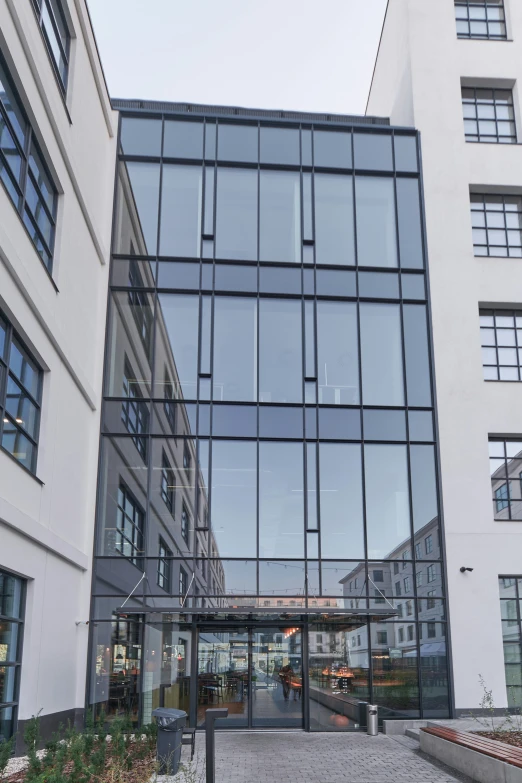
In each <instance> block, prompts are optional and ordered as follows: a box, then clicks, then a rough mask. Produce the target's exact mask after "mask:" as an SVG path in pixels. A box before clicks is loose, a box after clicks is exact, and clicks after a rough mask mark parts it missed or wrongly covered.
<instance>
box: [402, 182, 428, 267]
mask: <svg viewBox="0 0 522 783" xmlns="http://www.w3.org/2000/svg"><path fill="white" fill-rule="evenodd" d="M397 209H398V218H399V247H400V254H401V267H402V268H403V269H404V268H405V267H406V268H408V267H409V268H410V269H422V268H423V266H424V260H423V253H422V233H421V215H420V200H419V183H418V181H417V180H416V179H400V178H398V179H397Z"/></svg>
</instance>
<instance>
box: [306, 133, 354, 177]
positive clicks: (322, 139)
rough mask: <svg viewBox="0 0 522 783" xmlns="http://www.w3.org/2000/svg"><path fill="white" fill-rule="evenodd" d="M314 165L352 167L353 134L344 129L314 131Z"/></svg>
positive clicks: (340, 167)
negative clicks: (338, 130) (339, 130)
mask: <svg viewBox="0 0 522 783" xmlns="http://www.w3.org/2000/svg"><path fill="white" fill-rule="evenodd" d="M314 165H315V166H325V167H328V168H337V169H350V168H351V167H352V134H351V133H344V132H342V131H341V132H336V131H321V130H316V131H314Z"/></svg>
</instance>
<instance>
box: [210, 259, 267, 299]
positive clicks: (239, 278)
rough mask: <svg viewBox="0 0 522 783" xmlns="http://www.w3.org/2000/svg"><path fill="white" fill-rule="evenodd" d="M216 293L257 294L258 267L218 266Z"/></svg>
mask: <svg viewBox="0 0 522 783" xmlns="http://www.w3.org/2000/svg"><path fill="white" fill-rule="evenodd" d="M214 287H215V289H216V291H246V292H250V291H251V292H253V293H256V292H257V267H256V266H238V265H237V264H216V279H215V284H214Z"/></svg>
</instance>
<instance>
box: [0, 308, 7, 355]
mask: <svg viewBox="0 0 522 783" xmlns="http://www.w3.org/2000/svg"><path fill="white" fill-rule="evenodd" d="M6 330H7V324H6V322H5V321H4V320H3V318H0V358H1V359H3V358H4V354H5V333H6Z"/></svg>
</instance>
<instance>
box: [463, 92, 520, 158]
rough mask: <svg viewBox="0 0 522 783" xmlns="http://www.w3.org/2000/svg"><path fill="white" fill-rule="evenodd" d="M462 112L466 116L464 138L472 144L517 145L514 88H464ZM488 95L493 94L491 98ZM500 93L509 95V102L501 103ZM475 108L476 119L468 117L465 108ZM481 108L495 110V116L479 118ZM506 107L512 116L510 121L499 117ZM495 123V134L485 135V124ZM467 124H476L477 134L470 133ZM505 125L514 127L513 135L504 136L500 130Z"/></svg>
mask: <svg viewBox="0 0 522 783" xmlns="http://www.w3.org/2000/svg"><path fill="white" fill-rule="evenodd" d="M465 92H467V93H473V96H471V95H469V94H468V95H465V94H464V93H465ZM461 93H462V110H463V115H464V136H465V139H466V141H467V142H468V143H470V144H486V143H487V144H516V143H517V141H518V138H517V123H516V116H515V105H514V98H513V88H512V87H465V86H464V85H463V86H462V89H461ZM486 93H491V96H492V97H491V98H487V97H486V95H485V94H486ZM499 93H509V96H510V97H509V100H508V101H507V102H501V99H500V98H498V97H497V96H498V94H499ZM466 106H472V107H474V113H475V116H474V117H466V112H465V107H466ZM481 106H489V107H492V108H493V114H494V116H493V117H492V118H491V117H479V109H480V107H481ZM502 106H503V107H505V108H507V110H508V114H510V115H511V116H510V117H509V118H508V119H505V118H503V117H500V118H499V116H498V114H499V108H500V107H502ZM486 122H488V123H490V122H492V123H494V125H495V133H484V132H481V129H483V128H484V123H486ZM466 123H475V124H476V131H477V132H476V133H469V132H468V130H467V126H466ZM504 125H512V126H513V133H509V134H502V133H499V130H500V129H501V128H502V127H503V126H504Z"/></svg>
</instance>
